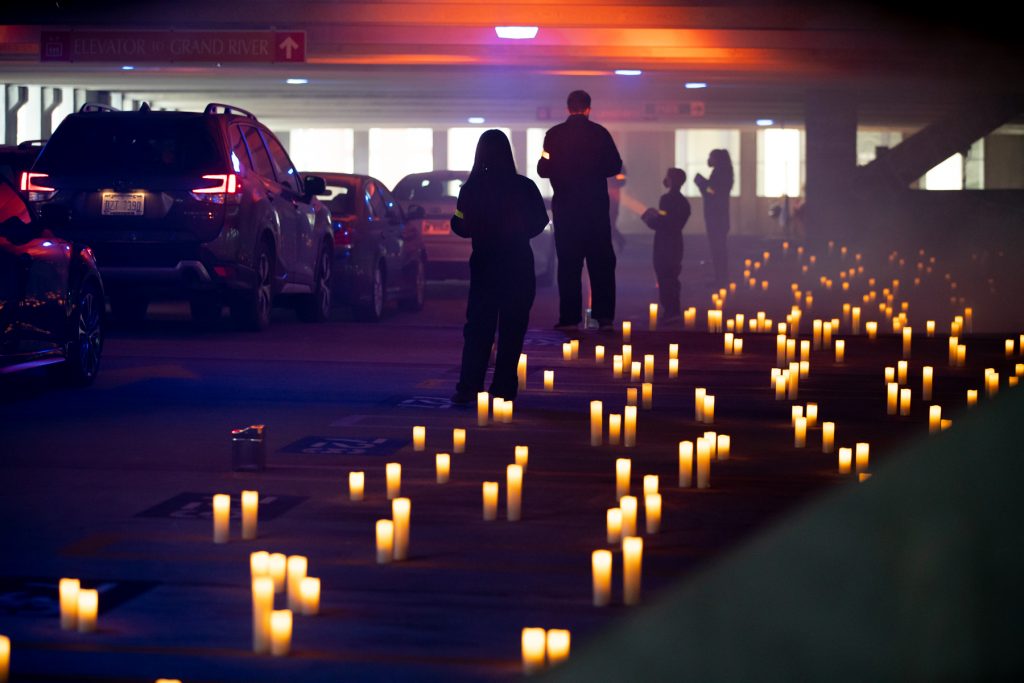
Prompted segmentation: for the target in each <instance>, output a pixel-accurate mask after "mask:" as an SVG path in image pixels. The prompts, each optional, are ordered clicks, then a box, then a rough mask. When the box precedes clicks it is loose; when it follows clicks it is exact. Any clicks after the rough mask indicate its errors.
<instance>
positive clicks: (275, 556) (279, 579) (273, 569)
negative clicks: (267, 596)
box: [269, 553, 288, 593]
mask: <svg viewBox="0 0 1024 683" xmlns="http://www.w3.org/2000/svg"><path fill="white" fill-rule="evenodd" d="M269 569H270V578H271V580H273V582H274V592H275V593H280V592H281V591H283V590H284V579H285V576H286V575H287V573H288V556H287V555H285V554H284V553H271V554H270V564H269Z"/></svg>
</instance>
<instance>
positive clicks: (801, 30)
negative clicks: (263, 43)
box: [0, 0, 1024, 127]
mask: <svg viewBox="0 0 1024 683" xmlns="http://www.w3.org/2000/svg"><path fill="white" fill-rule="evenodd" d="M8 4H9V3H8ZM926 7H929V6H923V7H920V8H914V7H909V8H904V9H903V10H902V11H894V10H893V9H892V7H891V6H882V5H874V4H852V3H816V4H810V3H802V2H790V3H779V2H769V3H766V2H744V1H742V0H727V1H725V2H713V1H711V0H705V1H704V2H702V3H693V2H666V1H664V0H660V1H659V0H643V1H639V2H638V1H635V0H569V1H567V2H559V3H553V2H544V1H543V0H511V1H508V2H500V3H488V2H481V1H479V0H442V1H439V2H435V1H426V0H402V1H391V0H377V1H376V2H368V1H366V0H363V1H362V2H354V1H349V0H340V1H333V2H328V1H325V0H289V1H284V0H273V1H267V0H236V1H235V2H223V1H221V0H207V1H205V2H195V1H194V0H183V1H180V2H175V3H167V2H156V3H153V2H150V3H146V2H102V1H101V2H86V1H85V0H60V1H59V2H54V1H53V0H50V1H49V2H39V3H23V6H20V7H15V8H9V7H6V8H5V9H3V10H0V80H3V81H5V82H8V83H33V84H44V85H62V86H72V85H73V86H76V87H84V88H90V89H101V90H117V91H124V92H126V93H128V94H129V96H132V97H134V98H137V99H146V100H148V101H150V102H151V103H153V104H154V105H155V106H159V107H174V108H185V109H190V108H198V107H202V106H203V105H205V103H206V102H208V101H228V102H231V103H234V104H237V105H239V106H242V107H245V108H248V109H251V110H252V111H254V112H255V113H257V115H259V116H260V117H261V118H262V119H264V120H267V121H268V122H270V123H272V124H273V125H277V126H281V127H302V126H331V125H356V126H364V125H387V124H402V125H408V124H411V123H417V122H419V123H422V124H423V125H453V124H458V123H461V122H464V121H465V119H466V117H467V116H484V117H486V118H487V119H488V122H493V123H495V124H499V123H500V124H506V125H513V124H524V123H526V124H530V123H536V124H537V125H548V123H549V121H548V120H547V119H546V118H545V117H546V116H550V117H552V118H560V117H561V116H562V110H563V107H564V98H565V94H566V93H567V92H568V91H569V90H572V89H574V88H580V87H582V88H585V89H587V90H589V91H590V92H591V94H592V95H593V96H594V102H595V117H596V118H599V119H600V120H603V121H608V122H616V123H617V124H618V125H620V126H625V127H628V126H634V127H647V126H656V125H664V124H665V123H666V122H668V123H672V124H679V123H683V124H684V125H685V124H686V123H687V122H688V123H690V124H693V125H704V124H724V123H728V124H740V125H742V124H750V123H752V122H753V120H754V119H755V118H758V117H771V118H774V119H775V120H776V121H788V122H794V123H798V122H799V121H800V120H801V119H802V110H803V104H802V102H803V96H804V92H805V91H807V90H808V89H820V88H827V89H830V90H836V91H840V92H845V93H847V94H848V95H850V96H853V97H855V98H856V99H857V101H858V102H859V103H860V113H861V119H862V121H864V122H867V123H886V122H889V123H894V124H906V125H914V124H921V123H925V122H927V121H928V120H930V119H932V118H934V116H935V115H937V114H938V113H941V111H943V109H944V108H945V107H946V106H947V105H949V104H952V103H954V102H956V101H958V100H962V99H963V98H964V97H970V96H976V95H977V94H978V93H982V94H984V93H988V92H993V91H998V90H1005V89H1008V88H1020V87H1021V84H1020V79H1019V74H1020V73H1021V66H1022V65H1024V59H1022V49H1021V46H1020V43H1019V41H1014V40H1013V39H1012V37H1011V36H1009V32H1008V30H1006V29H1005V26H1006V24H1005V22H1000V21H998V20H996V19H992V20H990V19H988V18H987V17H986V16H985V15H984V13H979V12H972V13H965V14H969V18H967V19H963V18H961V17H956V18H950V19H949V20H944V19H943V16H942V15H938V14H936V15H934V16H932V15H929V14H928V13H927V11H925V8H926ZM931 11H933V12H934V11H935V10H931ZM979 17H980V18H979ZM986 21H991V24H990V25H989V24H987V23H986ZM495 25H535V26H539V27H540V31H539V33H538V36H537V38H536V39H535V40H532V41H504V40H500V39H498V38H497V37H496V36H495V34H494V30H493V27H494V26H495ZM48 28H49V29H55V28H60V29H78V30H83V29H86V28H93V29H97V28H105V29H114V28H116V29H119V30H122V31H128V32H130V31H133V30H136V29H137V30H140V31H141V30H156V29H162V30H165V29H169V28H173V29H176V30H180V31H188V30H200V29H201V30H267V29H275V30H304V31H305V32H306V40H307V43H306V62H305V63H304V64H292V65H287V64H271V63H254V64H223V65H217V64H215V63H189V64H169V63H163V64H145V63H136V64H132V66H135V67H136V68H135V70H134V71H130V72H125V71H122V70H121V66H122V64H121V63H50V62H47V63H41V62H40V60H39V34H40V30H43V29H48ZM619 68H631V69H642V70H643V71H644V74H643V75H642V76H639V77H627V76H616V75H614V74H613V73H612V72H613V71H614V70H615V69H619ZM289 77H304V78H307V79H309V83H308V84H306V85H297V86H296V85H293V86H289V85H287V84H285V82H284V81H285V79H286V78H289ZM686 81H705V82H707V83H708V84H709V88H708V89H706V90H700V91H695V90H685V89H683V87H682V86H683V83H685V82H686ZM692 101H699V102H701V103H703V104H704V113H703V115H701V116H696V117H695V116H693V113H694V112H696V111H698V110H691V108H690V106H689V103H690V102H692ZM698 119H699V120H698Z"/></svg>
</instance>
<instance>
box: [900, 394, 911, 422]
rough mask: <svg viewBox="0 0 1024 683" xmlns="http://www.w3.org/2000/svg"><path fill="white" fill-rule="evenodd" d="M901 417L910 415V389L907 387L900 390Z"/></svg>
mask: <svg viewBox="0 0 1024 683" xmlns="http://www.w3.org/2000/svg"><path fill="white" fill-rule="evenodd" d="M900 415H901V416H902V417H906V416H907V415H910V389H908V388H906V387H904V388H902V389H900Z"/></svg>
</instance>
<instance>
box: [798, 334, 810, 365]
mask: <svg viewBox="0 0 1024 683" xmlns="http://www.w3.org/2000/svg"><path fill="white" fill-rule="evenodd" d="M810 359H811V342H809V341H807V340H806V339H801V340H800V360H801V362H802V361H809V360H810Z"/></svg>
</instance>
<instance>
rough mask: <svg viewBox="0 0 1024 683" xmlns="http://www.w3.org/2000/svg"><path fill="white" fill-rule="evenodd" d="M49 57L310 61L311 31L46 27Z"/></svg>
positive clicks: (44, 45)
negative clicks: (125, 29)
mask: <svg viewBox="0 0 1024 683" xmlns="http://www.w3.org/2000/svg"><path fill="white" fill-rule="evenodd" d="M39 59H40V61H43V62H116V63H122V64H140V63H149V62H157V63H175V62H211V63H223V62H285V63H292V62H304V61H306V32H305V31H120V30H119V31H102V30H98V31H97V30H83V31H79V30H74V31H42V32H41V33H40V36H39Z"/></svg>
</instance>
